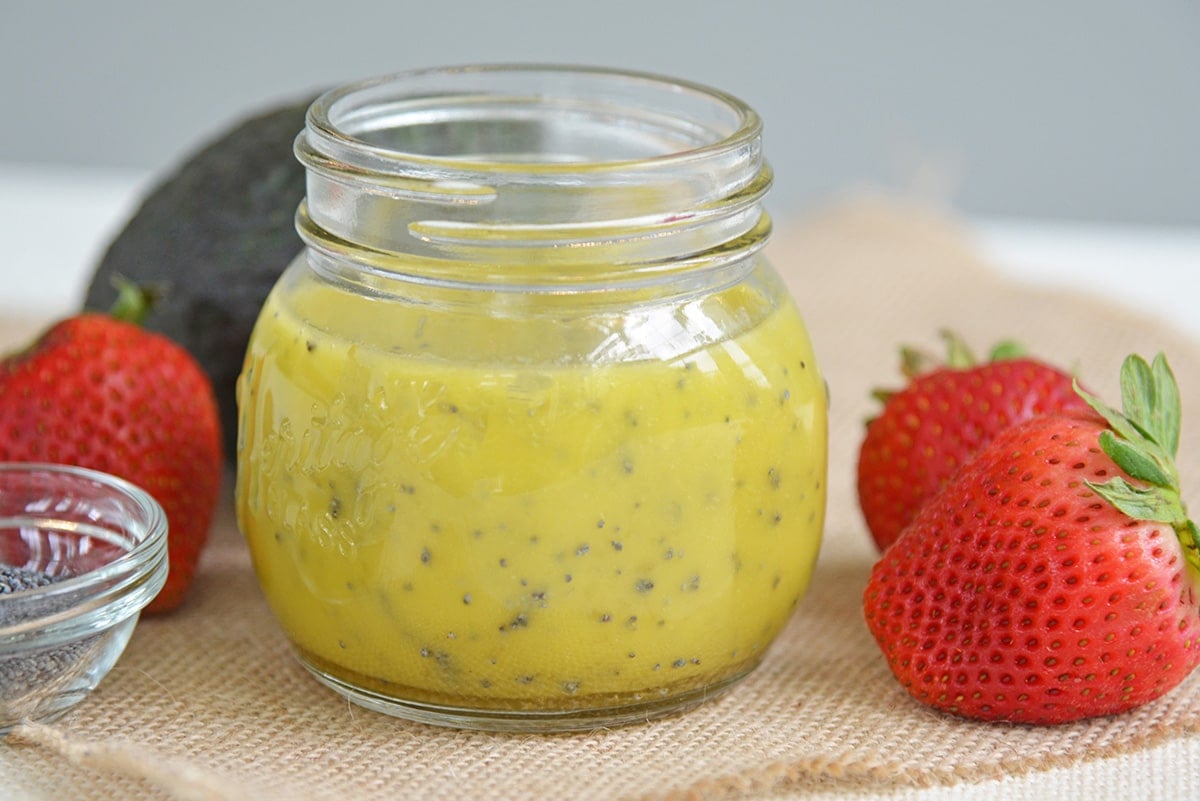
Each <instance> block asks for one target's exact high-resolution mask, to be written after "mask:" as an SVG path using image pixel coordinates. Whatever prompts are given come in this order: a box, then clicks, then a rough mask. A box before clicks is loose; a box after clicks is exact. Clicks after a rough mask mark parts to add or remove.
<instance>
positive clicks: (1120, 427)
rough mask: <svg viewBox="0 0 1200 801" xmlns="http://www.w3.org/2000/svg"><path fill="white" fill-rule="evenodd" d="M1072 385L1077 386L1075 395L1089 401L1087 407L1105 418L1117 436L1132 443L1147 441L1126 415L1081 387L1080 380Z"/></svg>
mask: <svg viewBox="0 0 1200 801" xmlns="http://www.w3.org/2000/svg"><path fill="white" fill-rule="evenodd" d="M1072 383H1073V385H1074V386H1075V393H1076V394H1077V395H1079V397H1081V398H1083V399H1084V400H1085V401H1087V405H1088V406H1091V407H1092V410H1093V411H1094V412H1096V414H1098V415H1100V416H1101V417H1103V418H1104V421H1105V422H1106V423H1108V425H1109V427H1110V428H1112V430H1113V431H1115V432H1117V434H1119V435H1120V436H1121V437H1123V438H1125V439H1126V440H1129V441H1130V442H1137V441H1139V440H1141V441H1144V440H1145V437H1144V436H1143V435H1142V432H1140V431H1138V430H1137V428H1136V427H1135V426H1134V425H1133V424H1132V423H1131V422H1130V421H1129V419H1128V418H1127V417H1125V415H1123V414H1121V413H1120V412H1118V411H1117V410H1116V409H1114V408H1112V407H1111V406H1109V405H1108V404H1106V403H1105V402H1104V401H1102V400H1100V399H1099V398H1098V397H1096V396H1095V395H1093V394H1091V393H1090V392H1088V391H1087V390H1085V389H1084V388H1083V387H1081V386H1079V381H1078V380H1076V381H1073V382H1072Z"/></svg>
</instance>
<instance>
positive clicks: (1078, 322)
mask: <svg viewBox="0 0 1200 801" xmlns="http://www.w3.org/2000/svg"><path fill="white" fill-rule="evenodd" d="M968 234H969V232H968V231H966V230H965V229H962V228H960V227H959V226H958V225H957V224H956V223H954V222H953V221H952V220H950V219H949V218H947V217H943V216H941V215H939V214H934V213H930V212H928V211H925V210H920V209H916V208H911V207H907V206H904V205H902V204H896V203H894V202H883V201H880V200H875V199H864V198H857V199H855V200H854V201H853V202H839V203H836V204H833V205H832V206H831V207H829V208H826V209H824V210H822V211H820V212H819V213H815V214H811V215H809V216H808V217H806V218H805V219H802V220H798V221H795V223H794V224H791V225H788V226H784V227H783V229H782V230H780V231H779V232H778V234H777V236H776V238H775V240H774V242H773V243H772V246H771V249H772V259H773V261H774V262H775V264H776V265H777V267H778V268H779V269H780V270H781V272H783V273H784V274H785V275H786V277H787V280H788V282H789V284H790V286H791V288H792V290H793V293H794V295H795V297H796V298H797V300H798V301H799V303H800V306H801V308H802V309H803V311H804V313H805V316H806V318H807V320H808V323H809V326H810V329H811V332H812V335H813V338H814V340H815V342H816V346H817V352H818V354H819V356H820V357H821V359H822V362H823V365H822V366H823V368H824V371H825V373H826V376H827V378H828V381H829V384H830V387H831V390H832V398H833V407H832V411H833V415H832V422H831V432H830V433H831V440H832V448H831V453H832V456H831V464H830V478H829V491H830V498H829V518H828V526H827V530H826V540H825V545H824V547H823V550H822V553H821V559H820V563H819V567H818V570H817V573H816V577H815V579H814V582H813V584H812V588H811V591H810V593H809V595H808V597H807V598H806V600H805V601H804V603H803V604H802V605H801V608H800V609H799V611H798V613H797V614H796V616H795V618H794V620H793V621H792V624H791V625H790V627H789V628H788V629H787V630H786V631H785V633H784V635H783V636H782V638H781V639H780V640H779V641H778V642H777V643H776V645H775V646H774V647H773V649H772V650H771V651H770V653H769V655H768V657H767V659H766V661H765V663H764V664H763V666H762V667H761V668H760V669H759V670H758V671H757V672H756V673H755V674H753V675H752V676H751V677H750V678H749V679H747V680H746V681H744V682H743V683H742V684H740V685H739V686H737V687H736V688H734V689H733V690H732V691H731V692H729V693H728V694H726V695H724V696H723V697H721V698H720V699H718V700H716V701H715V702H712V703H709V704H708V705H706V706H703V707H702V708H700V709H698V710H695V711H693V712H691V713H688V714H686V715H682V716H677V717H675V718H671V719H667V720H663V721H658V722H655V723H651V724H646V725H641V726H634V727H630V728H624V729H619V730H613V731H598V732H594V733H590V734H582V735H569V736H513V735H499V734H479V733H464V732H454V731H446V730H441V729H436V728H431V727H426V726H422V725H417V724H411V723H407V722H404V721H400V720H395V719H392V718H388V717H385V716H382V715H377V714H374V713H371V712H368V711H365V710H362V709H359V708H356V707H354V706H351V705H349V704H347V703H346V702H345V701H344V700H341V699H340V698H339V697H338V696H336V695H334V694H333V693H332V692H330V691H327V690H325V689H324V688H322V687H320V686H319V685H317V684H316V682H314V681H313V680H312V679H311V678H309V676H308V675H307V674H306V673H305V672H304V670H303V669H302V668H301V667H300V666H299V665H298V664H297V663H296V662H295V661H294V660H293V658H292V657H291V655H290V653H289V650H288V645H287V643H286V642H285V641H284V639H283V636H282V634H281V633H280V630H279V629H278V628H277V626H276V624H275V622H274V620H273V619H272V617H271V616H270V614H269V612H268V611H267V608H266V606H265V604H264V602H263V599H262V597H261V596H260V594H259V591H258V588H257V585H256V582H255V578H254V576H253V574H252V571H251V569H250V566H249V561H248V557H247V552H246V549H245V547H244V545H243V543H242V541H241V539H240V537H239V535H238V534H237V532H236V529H235V527H234V524H233V518H232V512H231V510H230V502H229V500H228V498H226V500H225V502H224V507H225V508H224V510H223V516H222V517H221V519H220V520H219V522H218V525H217V529H216V531H215V532H214V540H213V542H212V545H211V547H210V549H209V550H208V551H207V553H206V556H205V560H204V562H203V565H202V570H201V573H200V576H199V579H198V582H197V584H196V586H195V589H194V592H193V595H192V596H191V598H190V601H189V603H188V604H187V606H186V607H185V608H184V609H183V610H182V611H180V612H179V613H177V614H175V615H173V616H171V617H168V618H159V619H146V620H143V621H142V622H141V623H140V624H139V626H138V628H137V630H136V632H135V635H134V637H133V640H132V641H131V642H130V644H129V647H128V649H127V651H126V652H125V654H124V656H123V657H122V659H121V661H120V662H119V663H118V665H117V666H116V668H115V669H114V670H113V672H112V673H111V674H110V675H109V677H108V679H107V680H106V681H105V682H104V683H103V684H102V685H101V686H100V688H99V689H98V690H97V691H96V692H95V694H94V695H93V696H92V697H90V698H89V699H87V700H86V701H85V702H84V703H82V704H81V705H79V706H78V707H77V708H76V709H75V710H73V711H72V712H71V713H69V714H68V715H67V716H66V717H65V718H63V719H62V720H60V721H59V722H58V723H56V724H54V725H53V727H51V728H49V729H44V728H32V729H29V730H26V731H23V732H22V731H18V732H17V733H16V734H14V735H12V736H10V737H8V738H5V740H4V741H2V742H0V798H14V799H26V798H31V799H66V798H80V799H92V798H97V799H99V798H131V799H162V798H242V797H244V798H253V799H259V798H273V797H279V798H296V799H314V800H315V799H376V798H410V799H439V800H440V799H455V798H467V799H475V798H478V799H492V798H495V799H529V798H553V799H557V798H577V799H645V800H646V801H650V800H651V799H676V798H679V799H682V798H764V797H797V796H801V795H804V796H806V797H809V796H811V795H813V794H820V795H822V796H829V797H838V798H848V797H859V796H864V795H876V794H879V795H884V796H886V797H890V798H895V797H911V796H914V794H916V795H922V794H923V793H924V792H926V791H921V790H918V789H914V788H921V787H925V788H930V789H929V791H928V792H933V793H937V792H939V791H941V792H959V791H970V790H971V789H972V788H974V789H975V790H976V791H978V790H983V791H985V792H986V793H987V794H989V795H990V794H991V793H992V792H993V789H994V788H989V787H987V785H988V783H989V782H991V783H993V784H995V785H996V787H997V788H999V787H1003V786H1010V785H1011V784H1012V779H1013V777H1019V776H1025V777H1026V780H1028V778H1029V774H1031V773H1035V772H1040V773H1041V775H1043V776H1046V777H1051V778H1052V777H1054V776H1058V778H1057V779H1054V780H1052V781H1051V780H1049V779H1048V781H1049V783H1048V784H1047V785H1046V787H1043V788H1042V789H1043V790H1045V789H1046V788H1047V787H1050V786H1051V785H1052V784H1053V782H1054V781H1057V782H1058V785H1059V787H1060V788H1061V787H1062V786H1066V787H1067V788H1068V789H1067V790H1066V791H1065V792H1068V793H1072V792H1073V791H1072V790H1071V789H1070V788H1071V787H1075V788H1076V789H1078V783H1076V784H1074V785H1072V784H1070V782H1068V783H1067V784H1066V785H1064V784H1063V780H1062V771H1059V770H1056V769H1059V768H1064V767H1072V768H1073V769H1074V770H1076V771H1082V770H1086V769H1089V765H1090V766H1093V767H1094V765H1095V763H1096V761H1097V760H1101V761H1103V760H1104V759H1105V758H1107V760H1108V761H1113V760H1121V759H1125V760H1126V763H1122V764H1123V765H1124V767H1123V768H1122V770H1123V771H1125V772H1124V773H1121V774H1119V775H1127V773H1128V771H1145V770H1150V771H1153V770H1168V771H1174V770H1180V771H1182V772H1183V773H1187V774H1190V775H1191V776H1193V777H1194V776H1197V775H1200V770H1198V768H1197V764H1198V762H1200V747H1198V746H1200V738H1198V737H1197V734H1198V733H1200V672H1197V674H1194V675H1193V676H1192V677H1191V679H1190V680H1188V681H1187V682H1185V683H1184V685H1183V686H1181V687H1179V688H1178V689H1177V690H1175V691H1174V692H1173V693H1171V694H1169V695H1168V696H1167V697H1165V698H1163V699H1161V700H1159V701H1158V702H1156V703H1153V704H1150V705H1149V706H1146V707H1143V708H1142V709H1140V710H1137V711H1135V712H1133V713H1130V714H1126V715H1123V716H1118V717H1115V718H1111V719H1103V720H1096V721H1091V722H1085V723H1080V724H1075V725H1069V726H1063V727H1057V728H1032V727H1019V726H1018V727H1014V726H1005V725H986V724H974V723H969V722H964V721H961V720H957V719H953V718H949V717H945V716H942V715H940V714H936V713H934V712H932V711H928V710H926V709H924V708H921V707H919V706H917V705H916V704H915V703H913V702H911V701H910V700H909V699H908V697H907V696H906V695H905V694H904V692H903V691H902V690H901V689H900V686H899V685H898V684H897V683H896V682H895V681H894V680H893V679H892V678H891V676H890V674H889V673H888V671H887V668H886V666H885V664H884V660H883V658H882V657H881V656H880V654H879V653H878V651H877V649H876V647H875V645H874V643H873V642H872V641H871V639H870V636H869V635H868V633H867V630H866V627H865V625H864V624H863V622H862V619H861V614H860V612H859V598H860V593H861V591H862V587H863V585H864V583H865V581H866V576H867V574H868V572H869V569H870V566H871V563H872V556H873V552H872V550H871V547H870V545H869V540H868V537H867V535H866V533H865V530H864V528H863V525H862V522H861V519H860V517H859V515H858V511H857V506H856V502H855V497H854V490H853V479H852V476H853V464H854V457H855V452H856V450H857V446H858V442H859V439H860V436H861V424H862V420H863V419H864V418H865V417H866V415H867V414H868V413H869V412H870V411H871V409H872V403H871V401H870V400H869V399H868V390H869V389H870V388H871V387H872V386H875V385H877V384H880V383H894V382H895V381H896V380H897V379H898V375H897V371H896V349H895V343H897V342H901V341H903V342H910V343H916V344H923V345H926V346H929V347H938V346H939V345H940V343H939V342H938V341H937V337H936V332H937V331H938V329H939V328H941V327H943V326H948V327H952V328H954V329H957V330H958V331H960V332H962V333H963V334H964V335H965V336H966V338H967V339H968V340H969V341H970V342H972V343H975V344H977V345H978V347H979V350H984V349H985V346H987V345H990V344H991V343H992V342H993V341H994V340H997V339H1001V338H1003V337H1008V336H1012V337H1016V338H1018V339H1020V340H1022V341H1023V342H1025V343H1026V344H1027V345H1029V346H1030V347H1031V349H1033V350H1035V351H1036V352H1038V353H1040V354H1042V355H1044V356H1045V357H1047V358H1050V359H1052V360H1056V361H1059V362H1060V363H1062V364H1065V365H1070V366H1074V367H1076V368H1077V369H1078V371H1079V373H1080V374H1081V375H1082V376H1084V377H1085V378H1086V380H1087V381H1088V382H1089V383H1090V384H1091V385H1092V386H1094V387H1096V388H1097V389H1099V390H1100V391H1101V392H1103V393H1104V394H1106V396H1107V397H1109V398H1110V399H1113V400H1115V399H1116V398H1117V397H1118V396H1117V395H1116V394H1115V393H1116V381H1115V377H1116V375H1117V371H1118V367H1119V365H1120V361H1121V359H1122V357H1123V356H1124V354H1126V353H1127V352H1130V351H1137V352H1140V353H1142V354H1144V355H1147V356H1150V355H1153V353H1154V352H1156V351H1158V350H1165V351H1166V352H1167V354H1168V356H1169V358H1170V360H1171V362H1172V364H1173V366H1174V368H1175V371H1176V373H1177V376H1178V379H1179V382H1180V384H1181V389H1182V392H1183V397H1184V399H1185V410H1184V416H1185V421H1193V422H1191V424H1190V425H1189V424H1188V422H1185V430H1184V443H1183V446H1182V448H1181V451H1182V457H1181V458H1182V462H1181V465H1180V467H1181V471H1182V472H1183V474H1184V479H1185V481H1186V482H1187V483H1186V484H1185V487H1190V489H1189V490H1188V492H1189V497H1190V498H1191V499H1192V505H1193V508H1200V497H1197V490H1196V488H1197V487H1200V481H1198V479H1200V461H1198V459H1197V455H1198V454H1200V433H1198V432H1200V423H1197V422H1194V421H1200V343H1197V342H1195V341H1189V339H1188V338H1187V337H1184V336H1183V335H1181V334H1179V333H1178V332H1175V331H1172V330H1170V329H1169V328H1168V327H1166V326H1164V325H1163V324H1161V323H1159V322H1156V321H1155V320H1153V319H1148V318H1147V317H1146V316H1144V315H1140V314H1138V313H1136V312H1135V311H1131V310H1126V309H1120V308H1114V307H1113V306H1111V305H1107V304H1105V303H1103V302H1100V301H1098V300H1096V299H1095V298H1089V297H1088V296H1086V295H1082V294H1075V293H1071V294H1065V293H1055V292H1048V291H1044V290H1034V289H1030V288H1027V287H1023V286H1018V285H1013V284H1010V283H1006V282H1005V281H1004V280H1002V279H1001V278H1000V277H999V276H998V275H997V274H996V273H995V272H994V271H992V270H990V269H989V268H988V267H987V266H986V265H985V264H983V263H981V260H980V258H979V256H978V255H977V254H976V253H975V252H974V251H973V249H972V244H971V241H970V238H969V235H968ZM1136 268H1137V266H1136V265H1130V269H1131V276H1132V278H1131V280H1136ZM21 327H22V326H21V325H20V324H18V323H15V322H14V321H11V320H10V321H9V322H8V325H7V331H6V337H7V338H9V339H10V341H11V340H12V339H13V338H15V336H16V335H17V334H18V333H19V331H18V329H20V328H21ZM0 328H3V326H0ZM1164 748H1169V749H1172V750H1170V752H1169V754H1167V756H1163V753H1162V752H1163V749H1164ZM1140 754H1153V755H1155V756H1154V758H1153V759H1151V760H1150V761H1149V762H1147V761H1145V760H1142V761H1138V755H1140ZM1172 760H1174V762H1172ZM1147 766H1148V767H1147ZM1156 766H1157V767H1156ZM1100 781H1102V782H1104V786H1111V785H1112V781H1111V780H1108V779H1103V778H1101V780H1100ZM1130 781H1132V783H1130ZM1147 781H1148V780H1146V779H1145V778H1140V779H1132V780H1127V781H1125V787H1126V789H1127V790H1128V791H1129V792H1134V791H1139V792H1141V791H1144V790H1145V789H1146V786H1147ZM1181 781H1185V782H1186V780H1183V779H1181ZM1194 781H1195V780H1193V782H1194ZM1006 783H1007V784H1006ZM1117 783H1118V784H1119V783H1120V782H1119V781H1118V782H1117ZM1173 786H1175V787H1178V786H1180V785H1178V784H1176V785H1173ZM1182 786H1184V787H1187V786H1190V787H1192V788H1193V790H1192V791H1191V792H1192V793H1194V792H1195V790H1194V788H1195V787H1196V786H1197V785H1196V784H1194V783H1193V784H1190V785H1188V784H1186V783H1185V784H1184V785H1182ZM1085 789H1087V788H1085ZM1095 789H1096V788H1095V787H1094V786H1093V787H1091V788H1090V789H1088V792H1093V793H1094V792H1095ZM1059 792H1064V791H1063V790H1061V789H1060V790H1059ZM1040 795H1043V793H1042V792H1036V793H1035V794H1034V795H1033V796H1031V797H1038V796H1040ZM939 797H940V796H939ZM979 797H987V796H984V795H981V796H979ZM1193 797H1194V795H1193Z"/></svg>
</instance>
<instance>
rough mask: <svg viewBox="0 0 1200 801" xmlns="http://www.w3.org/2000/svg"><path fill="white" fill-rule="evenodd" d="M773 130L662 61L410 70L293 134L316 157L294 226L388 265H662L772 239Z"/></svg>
mask: <svg viewBox="0 0 1200 801" xmlns="http://www.w3.org/2000/svg"><path fill="white" fill-rule="evenodd" d="M761 142H762V123H761V121H760V119H759V117H758V114H757V113H755V112H754V110H753V109H751V108H750V107H749V106H747V105H746V104H745V103H743V102H742V101H740V100H738V99H737V98H735V97H733V96H731V95H729V94H726V93H724V92H721V91H719V90H716V89H711V88H708V87H706V86H702V85H700V84H695V83H690V82H686V81H679V80H675V79H672V78H666V77H662V76H657V75H652V74H649V73H638V72H627V71H619V70H607V69H601V68H595V67H578V66H554V65H549V66H544V65H481V66H462V67H446V68H437V69H427V70H419V71H413V72H405V73H397V74H393V75H388V76H384V77H380V78H375V79H372V80H367V81H363V82H359V83H354V84H350V85H347V86H344V87H341V88H337V89H333V90H331V91H329V92H326V93H325V94H323V95H322V96H321V97H320V98H318V99H317V100H316V101H315V102H314V103H313V105H312V106H311V107H310V109H309V112H308V116H307V119H306V127H305V130H304V131H303V132H301V133H300V135H299V136H298V137H297V139H296V146H295V150H296V155H297V158H299V160H300V161H301V162H302V163H303V164H304V165H305V167H306V171H307V193H306V199H305V203H304V204H303V205H302V207H301V209H300V211H299V213H298V214H297V228H298V230H299V232H300V235H301V237H302V238H303V239H304V241H305V242H306V244H307V245H308V246H309V248H310V249H311V250H312V251H315V252H317V253H319V254H324V255H325V256H327V257H329V260H330V262H331V263H332V262H338V263H351V264H354V265H357V266H363V265H366V266H367V268H368V269H369V270H370V271H372V272H375V273H378V274H380V275H381V276H383V277H385V278H386V277H388V276H391V275H396V274H416V275H418V276H423V277H431V276H433V277H438V276H440V277H441V278H446V277H447V276H449V280H454V281H461V280H470V279H471V278H475V279H478V280H480V281H483V282H486V283H500V284H504V283H511V284H514V285H516V284H521V285H529V284H539V283H542V282H543V281H545V280H552V281H553V282H554V283H558V284H561V283H578V284H580V285H584V284H586V285H588V286H594V285H596V284H597V283H603V282H606V281H609V280H617V279H622V280H624V279H629V278H631V277H634V276H637V275H651V276H653V277H654V280H659V279H660V278H661V277H662V276H663V275H666V274H670V273H674V272H678V271H681V270H688V271H694V270H695V269H696V268H697V266H698V265H700V266H702V265H704V264H706V263H709V262H710V261H713V262H719V263H720V264H721V265H725V264H728V263H729V262H730V261H734V260H738V259H743V258H745V257H746V256H748V255H749V254H750V253H752V252H754V251H756V250H758V249H759V248H761V246H762V245H763V244H765V241H766V235H767V233H768V232H769V230H770V224H769V220H768V219H767V217H766V214H765V213H764V211H763V209H762V205H761V201H762V198H763V196H764V195H765V194H766V192H767V190H768V189H769V188H770V184H771V171H770V168H769V167H768V165H767V164H766V162H765V161H764V159H763V156H762V145H761ZM550 254H553V255H550ZM464 265H469V266H470V267H471V270H472V272H471V275H470V276H464V275H463V266H464ZM484 266H490V267H494V268H496V269H493V270H491V271H490V272H488V271H486V270H485V269H484ZM484 272H487V274H486V276H485V275H482V274H481V273H484Z"/></svg>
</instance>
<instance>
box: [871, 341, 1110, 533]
mask: <svg viewBox="0 0 1200 801" xmlns="http://www.w3.org/2000/svg"><path fill="white" fill-rule="evenodd" d="M944 336H945V337H946V339H947V341H948V343H949V352H950V355H949V359H948V361H947V363H946V364H938V365H935V366H932V367H931V366H930V365H929V362H930V360H929V359H928V357H923V356H921V355H919V354H916V353H915V352H914V351H912V350H909V349H905V350H903V351H901V353H902V359H901V361H902V368H901V369H902V372H903V373H904V375H905V376H906V377H908V378H909V379H910V381H909V384H908V385H907V386H906V387H905V388H904V389H902V390H900V391H898V392H880V393H876V394H877V396H878V397H880V399H881V400H883V401H884V406H883V411H882V412H880V414H879V416H878V417H876V418H874V419H873V420H871V421H870V422H869V423H868V424H867V433H866V437H865V438H864V439H863V442H862V446H861V448H860V449H859V455H858V499H859V505H860V507H861V508H862V513H863V519H864V520H865V521H866V524H867V528H868V529H869V530H870V532H871V537H872V538H873V539H874V540H875V544H876V546H878V548H879V550H881V551H882V550H885V549H886V548H887V547H888V546H889V545H891V544H892V543H893V542H895V540H896V538H897V537H898V536H900V531H901V530H902V529H903V528H904V527H905V526H906V525H908V524H909V522H911V521H912V519H913V517H914V516H915V515H916V513H917V511H918V510H919V509H920V508H921V506H922V505H923V504H924V503H925V502H926V501H927V500H928V499H929V498H931V497H933V495H934V494H935V493H936V492H937V491H938V490H939V489H940V488H941V487H942V485H944V484H945V483H946V481H947V480H948V479H949V478H950V477H951V476H953V475H954V473H955V472H956V471H957V470H958V469H959V467H960V466H962V464H963V463H965V462H966V461H968V460H969V459H970V458H971V456H973V455H974V454H975V453H976V452H977V451H978V450H979V449H980V448H982V447H983V446H984V445H986V444H987V443H989V442H991V440H992V438H993V437H995V436H996V435H997V434H999V433H1000V432H1001V431H1003V430H1005V429H1006V428H1008V427H1009V426H1012V425H1014V424H1016V423H1019V422H1022V421H1023V420H1028V419H1030V418H1031V417H1034V416H1036V415H1039V414H1045V413H1046V412H1054V411H1064V410H1070V409H1077V410H1083V409H1086V408H1087V404H1085V403H1084V401H1083V399H1082V398H1080V397H1079V396H1078V395H1076V394H1075V391H1074V389H1073V388H1072V379H1071V376H1069V375H1067V374H1066V373H1064V372H1063V371H1061V370H1059V369H1057V368H1055V367H1051V366H1050V365H1048V364H1045V363H1043V362H1041V361H1038V360H1036V359H1032V358H1028V357H1024V356H1021V355H1020V352H1019V349H1017V348H1016V347H1015V346H1013V345H1011V344H1008V343H1006V344H1003V345H1001V346H998V347H997V348H996V349H995V350H993V352H992V354H991V356H990V358H989V360H988V361H987V362H984V363H977V362H976V361H975V359H974V357H973V356H971V354H970V353H969V352H968V351H967V349H966V347H965V346H964V345H963V344H962V342H960V341H959V340H958V339H957V338H956V337H954V336H953V335H952V334H944Z"/></svg>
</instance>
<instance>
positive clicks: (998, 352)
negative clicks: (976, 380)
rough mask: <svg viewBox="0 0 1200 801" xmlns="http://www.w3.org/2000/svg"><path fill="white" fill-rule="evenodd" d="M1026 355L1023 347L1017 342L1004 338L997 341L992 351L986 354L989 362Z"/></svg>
mask: <svg viewBox="0 0 1200 801" xmlns="http://www.w3.org/2000/svg"><path fill="white" fill-rule="evenodd" d="M1025 355H1026V351H1025V348H1024V347H1023V346H1022V345H1021V343H1019V342H1013V341H1012V340H1005V341H1003V342H997V343H996V345H995V347H993V348H992V352H991V353H989V354H988V361H989V362H999V361H1004V360H1005V359H1020V358H1021V357H1023V356H1025Z"/></svg>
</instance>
